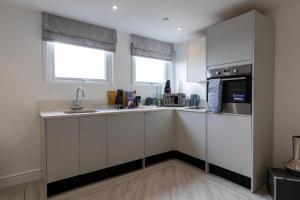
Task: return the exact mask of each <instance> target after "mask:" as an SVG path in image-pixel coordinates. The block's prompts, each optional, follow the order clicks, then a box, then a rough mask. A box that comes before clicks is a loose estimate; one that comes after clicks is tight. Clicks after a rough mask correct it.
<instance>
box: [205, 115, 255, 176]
mask: <svg viewBox="0 0 300 200" xmlns="http://www.w3.org/2000/svg"><path fill="white" fill-rule="evenodd" d="M207 140H208V149H207V151H208V162H209V163H211V164H214V165H217V166H220V167H223V168H225V169H228V170H231V171H234V172H236V173H239V174H242V175H245V176H248V177H251V174H252V173H251V172H252V171H251V169H252V162H251V117H250V116H249V117H248V116H231V115H218V114H208V115H207Z"/></svg>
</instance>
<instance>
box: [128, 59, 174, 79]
mask: <svg viewBox="0 0 300 200" xmlns="http://www.w3.org/2000/svg"><path fill="white" fill-rule="evenodd" d="M132 58H133V63H132V64H133V65H132V66H133V69H132V77H133V83H136V84H139V83H141V84H163V83H165V82H166V80H168V79H170V78H171V65H172V64H171V62H169V61H165V60H159V59H152V58H146V57H139V56H133V57H132Z"/></svg>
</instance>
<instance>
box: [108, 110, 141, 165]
mask: <svg viewBox="0 0 300 200" xmlns="http://www.w3.org/2000/svg"><path fill="white" fill-rule="evenodd" d="M107 137H108V138H107V141H108V167H112V166H115V165H119V164H123V163H127V162H131V161H134V160H138V159H142V158H143V157H144V142H145V141H144V113H125V114H109V115H107Z"/></svg>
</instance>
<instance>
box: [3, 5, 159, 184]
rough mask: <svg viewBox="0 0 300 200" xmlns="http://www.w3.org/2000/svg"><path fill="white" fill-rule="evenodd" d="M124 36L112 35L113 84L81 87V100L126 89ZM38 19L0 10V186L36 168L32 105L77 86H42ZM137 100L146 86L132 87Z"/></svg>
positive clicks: (66, 95)
mask: <svg viewBox="0 0 300 200" xmlns="http://www.w3.org/2000/svg"><path fill="white" fill-rule="evenodd" d="M129 39H130V38H129V35H128V34H125V33H118V44H117V52H116V54H115V56H114V66H113V67H114V68H113V74H114V78H113V79H114V84H113V85H99V84H93V85H81V86H83V87H84V89H85V93H86V99H106V91H107V90H108V89H117V88H123V89H131V88H132V86H131V84H130V83H131V56H130V40H129ZM42 61H43V60H42V35H41V14H40V13H39V12H34V11H29V10H25V9H19V8H15V7H10V6H6V5H2V4H1V5H0V91H1V95H0V112H1V116H0V181H1V179H3V178H4V177H5V176H10V175H13V174H16V173H22V172H25V171H28V170H33V169H39V168H40V128H39V117H38V105H37V103H38V101H41V100H71V99H73V98H74V93H75V89H76V88H77V87H78V86H79V85H80V84H57V83H47V82H45V81H43V66H42ZM134 89H136V90H137V93H138V94H140V95H142V96H144V97H145V96H147V95H153V92H154V89H153V88H152V87H146V86H139V87H137V86H136V87H134Z"/></svg>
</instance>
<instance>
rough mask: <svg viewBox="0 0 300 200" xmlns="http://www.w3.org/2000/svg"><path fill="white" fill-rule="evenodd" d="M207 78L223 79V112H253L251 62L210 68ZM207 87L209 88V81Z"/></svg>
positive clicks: (248, 113)
mask: <svg viewBox="0 0 300 200" xmlns="http://www.w3.org/2000/svg"><path fill="white" fill-rule="evenodd" d="M207 79H208V80H211V79H221V81H222V84H221V85H222V109H221V112H223V113H234V114H247V115H251V114H252V109H251V108H252V65H251V64H248V65H240V66H231V67H226V68H215V69H209V70H208V71H207ZM207 88H208V90H209V81H208V87H207ZM208 93H209V91H208Z"/></svg>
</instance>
